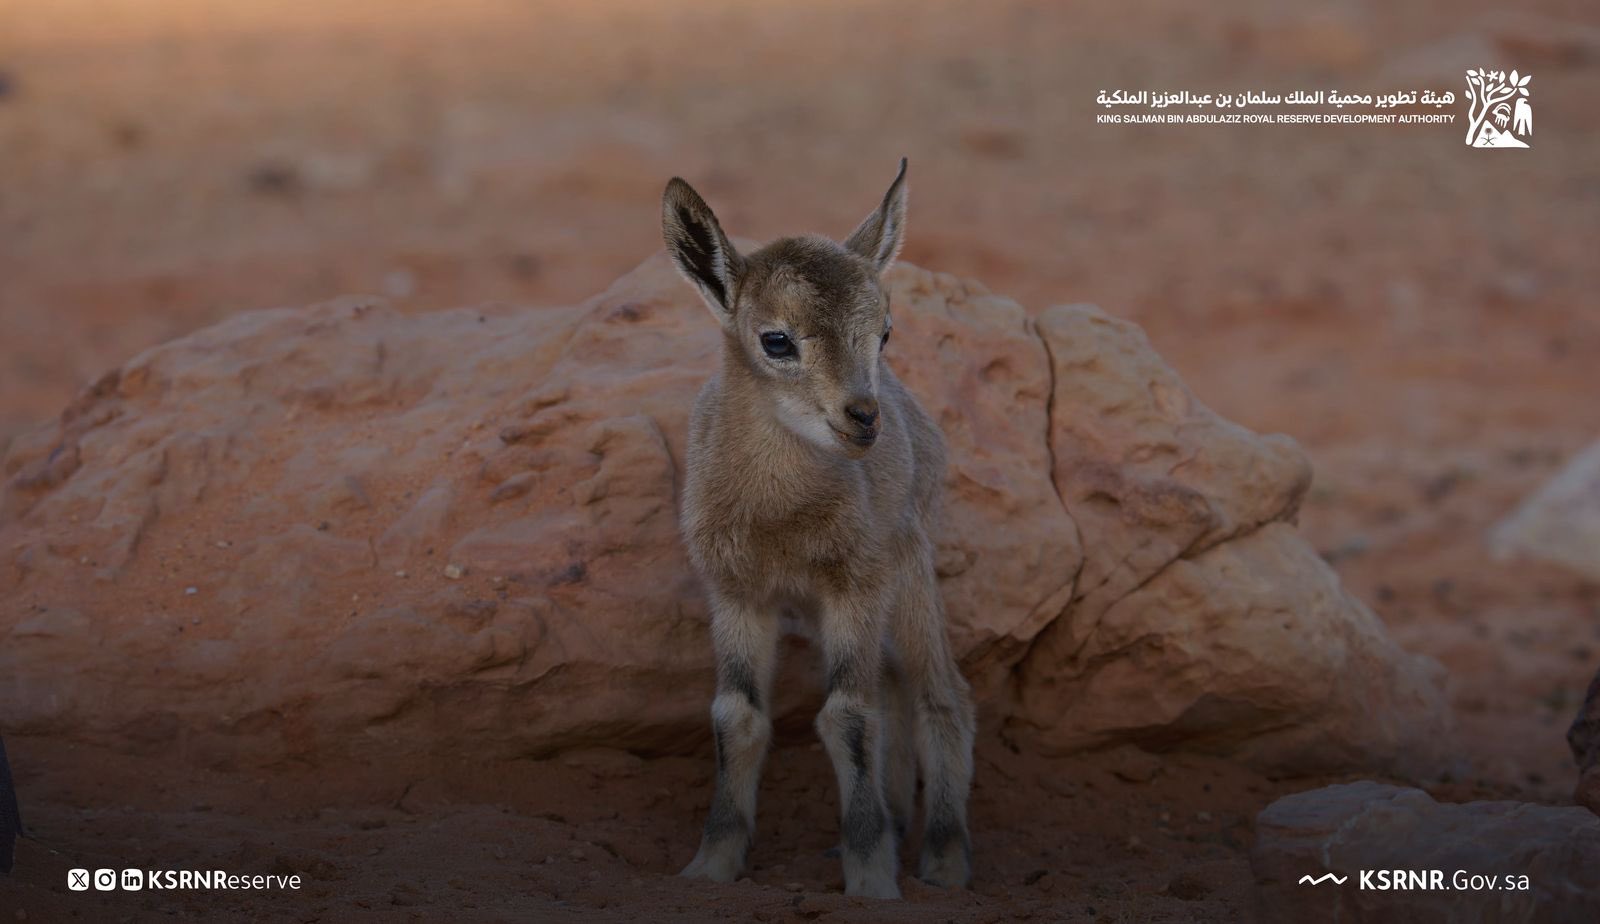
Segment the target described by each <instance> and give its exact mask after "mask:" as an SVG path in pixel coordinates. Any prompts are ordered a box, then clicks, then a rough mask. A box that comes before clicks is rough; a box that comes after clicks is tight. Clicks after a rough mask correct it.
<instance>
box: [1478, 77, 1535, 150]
mask: <svg viewBox="0 0 1600 924" xmlns="http://www.w3.org/2000/svg"><path fill="white" fill-rule="evenodd" d="M1532 79H1533V75H1532V74H1518V73H1517V72H1516V71H1512V72H1511V75H1510V76H1509V77H1508V76H1506V72H1505V71H1490V70H1482V69H1473V68H1469V69H1468V70H1467V144H1469V145H1471V146H1472V147H1475V148H1525V147H1527V146H1528V141H1527V139H1528V138H1530V137H1532V136H1533V106H1532V104H1530V103H1529V102H1528V81H1530V80H1532Z"/></svg>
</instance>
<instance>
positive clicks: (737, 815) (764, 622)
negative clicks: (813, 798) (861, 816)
mask: <svg viewBox="0 0 1600 924" xmlns="http://www.w3.org/2000/svg"><path fill="white" fill-rule="evenodd" d="M711 639H712V642H713V644H714V645H715V647H716V655H717V696H716V699H714V700H712V702H711V727H712V731H713V732H714V733H715V735H716V745H717V788H716V792H715V794H714V795H712V797H711V813H710V814H709V815H708V816H707V817H706V828H705V834H704V835H703V836H702V837H701V839H700V850H699V852H697V853H696V854H695V855H694V859H693V860H692V861H690V863H689V865H688V866H686V867H684V869H683V872H682V873H681V874H680V875H683V876H690V877H694V878H702V879H712V880H715V881H717V882H732V881H733V880H734V879H736V878H738V876H739V874H740V873H741V872H742V871H743V870H744V864H745V856H746V854H747V853H748V852H749V849H750V840H751V838H752V836H753V835H754V834H755V826H756V790H757V788H758V787H759V785H760V783H761V766H762V764H763V763H764V762H765V761H766V757H767V744H768V742H769V741H770V740H771V739H772V718H771V713H770V712H769V710H770V708H771V704H770V703H769V701H768V700H769V697H770V692H771V688H772V670H773V662H774V660H775V659H776V657H777V644H778V620H777V616H776V614H774V613H771V612H765V611H762V610H760V609H756V608H752V607H749V606H747V605H745V604H743V603H740V602H737V601H732V600H728V599H721V598H718V596H717V595H713V596H712V602H711Z"/></svg>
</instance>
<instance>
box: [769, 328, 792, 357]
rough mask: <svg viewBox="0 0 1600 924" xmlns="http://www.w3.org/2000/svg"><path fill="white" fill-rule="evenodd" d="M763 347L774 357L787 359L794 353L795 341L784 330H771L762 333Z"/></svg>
mask: <svg viewBox="0 0 1600 924" xmlns="http://www.w3.org/2000/svg"><path fill="white" fill-rule="evenodd" d="M761 349H763V350H766V351H767V355H768V356H770V357H772V358H773V359H787V358H788V357H790V356H793V355H794V341H792V340H790V339H789V335H788V334H786V333H784V332H782V331H777V330H770V331H767V332H766V333H764V334H762V335H761Z"/></svg>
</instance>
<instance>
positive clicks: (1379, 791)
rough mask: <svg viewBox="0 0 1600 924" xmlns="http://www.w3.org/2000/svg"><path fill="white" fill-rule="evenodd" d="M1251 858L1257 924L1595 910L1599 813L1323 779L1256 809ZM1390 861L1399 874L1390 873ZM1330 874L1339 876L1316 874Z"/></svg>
mask: <svg viewBox="0 0 1600 924" xmlns="http://www.w3.org/2000/svg"><path fill="white" fill-rule="evenodd" d="M1250 866H1251V868H1252V870H1253V871H1254V872H1255V876H1256V884H1257V897H1258V899H1259V903H1260V920H1262V921H1264V922H1267V921H1271V922H1277V921H1296V922H1306V924H1318V922H1324V921H1326V922H1334V921H1339V922H1358V924H1359V922H1388V921H1393V922H1404V924H1473V922H1484V924H1487V922H1496V924H1512V922H1542V921H1548V922H1569V921H1571V922H1577V921H1596V920H1600V818H1596V817H1595V816H1593V815H1591V814H1590V813H1588V812H1587V811H1584V810H1583V809H1580V808H1572V807H1556V806H1547V805H1531V804H1528V803H1523V802H1471V803H1467V804H1461V805H1458V804H1440V803H1438V802H1435V801H1433V799H1432V798H1431V797H1429V796H1428V794H1427V793H1425V792H1423V791H1421V790H1419V789H1407V788H1402V787H1398V786H1388V785H1384V784H1380V783H1373V782H1361V783H1349V784H1344V785H1339V786H1328V787H1324V788H1322V789H1317V790H1313V791H1311V792H1303V793H1297V794H1295V795H1292V796H1286V797H1285V798H1282V799H1279V800H1278V801H1277V802H1274V803H1272V804H1271V805H1269V806H1267V807H1266V809H1264V810H1263V811H1262V812H1261V814H1260V815H1259V816H1257V818H1256V842H1255V845H1254V846H1253V847H1252V848H1251V851H1250ZM1397 870H1403V871H1407V872H1406V875H1404V876H1401V877H1399V879H1398V880H1396V877H1395V876H1394V875H1393V871H1397ZM1363 871H1367V873H1368V876H1367V878H1366V882H1365V885H1364V884H1363V876H1362V873H1363ZM1378 871H1384V873H1383V875H1381V876H1380V875H1378ZM1435 871H1437V876H1435ZM1413 872H1415V873H1417V874H1419V875H1420V878H1415V877H1413V876H1412V875H1411V873H1413ZM1329 873H1332V874H1334V875H1335V876H1337V877H1340V878H1342V879H1346V880H1347V881H1344V882H1342V883H1341V882H1338V881H1335V880H1327V879H1323V877H1324V876H1326V875H1327V874H1329ZM1474 876H1479V877H1489V876H1494V877H1497V878H1496V879H1495V880H1494V881H1493V883H1492V885H1491V884H1490V883H1489V881H1488V880H1487V879H1478V880H1474V879H1473V877H1474ZM1302 877H1312V881H1310V882H1302V881H1301V880H1302ZM1521 877H1527V878H1526V887H1525V888H1524V887H1523V886H1524V883H1523V881H1522V880H1521ZM1318 880H1321V881H1318ZM1397 881H1398V885H1396V882H1397Z"/></svg>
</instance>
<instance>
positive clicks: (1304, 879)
mask: <svg viewBox="0 0 1600 924" xmlns="http://www.w3.org/2000/svg"><path fill="white" fill-rule="evenodd" d="M1330 879H1332V880H1333V882H1334V884H1335V885H1344V884H1345V883H1346V882H1348V881H1349V879H1350V877H1349V876H1336V875H1334V874H1333V873H1323V874H1322V875H1321V876H1318V877H1317V878H1315V879H1312V878H1311V877H1310V876H1301V877H1300V884H1301V885H1322V884H1323V883H1324V882H1327V881H1328V880H1330Z"/></svg>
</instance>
